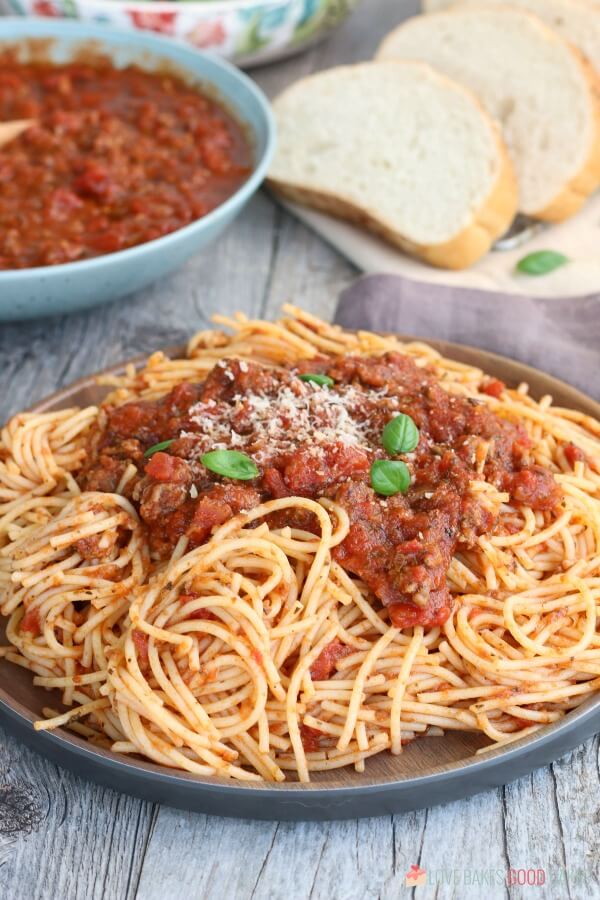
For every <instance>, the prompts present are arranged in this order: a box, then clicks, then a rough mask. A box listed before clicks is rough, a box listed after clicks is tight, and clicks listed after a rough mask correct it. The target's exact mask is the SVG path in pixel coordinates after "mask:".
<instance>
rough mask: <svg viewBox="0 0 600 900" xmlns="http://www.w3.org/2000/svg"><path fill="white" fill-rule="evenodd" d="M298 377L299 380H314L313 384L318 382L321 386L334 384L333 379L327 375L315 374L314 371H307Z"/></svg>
mask: <svg viewBox="0 0 600 900" xmlns="http://www.w3.org/2000/svg"><path fill="white" fill-rule="evenodd" d="M298 377H299V378H300V381H314V383H315V384H320V385H321V387H331V386H332V385H333V384H335V381H334V380H333V378H330V377H329V375H317V374H316V373H314V372H307V374H306V375H299V376H298Z"/></svg>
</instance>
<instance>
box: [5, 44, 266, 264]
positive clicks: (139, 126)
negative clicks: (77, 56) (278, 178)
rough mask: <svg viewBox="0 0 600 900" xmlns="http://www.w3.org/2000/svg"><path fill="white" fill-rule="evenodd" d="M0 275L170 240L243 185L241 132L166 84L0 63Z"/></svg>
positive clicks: (154, 77) (188, 92) (174, 82)
mask: <svg viewBox="0 0 600 900" xmlns="http://www.w3.org/2000/svg"><path fill="white" fill-rule="evenodd" d="M29 118H32V119H35V120H36V122H35V124H34V125H33V126H32V127H30V128H29V129H27V131H25V132H23V133H22V134H21V135H20V136H19V137H18V138H16V139H14V140H12V141H10V142H9V143H8V144H7V145H6V146H5V147H3V148H2V149H0V269H20V268H25V267H32V266H45V265H55V264H58V263H65V262H73V261H76V260H83V259H89V258H91V257H95V256H100V255H102V254H105V253H111V252H113V251H115V250H123V249H125V248H127V247H133V246H135V245H137V244H142V243H145V242H146V241H150V240H153V239H154V238H158V237H161V236H162V235H165V234H168V233H169V232H172V231H175V230H176V229H178V228H181V227H182V226H184V225H187V224H189V223H190V222H193V221H194V220H195V219H198V218H200V217H202V216H204V215H206V213H208V212H210V211H211V210H212V209H214V208H215V207H216V206H218V205H219V204H220V203H222V202H223V201H224V200H226V199H227V198H228V197H230V196H231V194H233V193H234V191H235V190H236V189H237V188H238V187H239V186H240V184H241V183H242V182H243V181H245V180H246V178H247V177H248V174H249V172H250V168H251V165H252V158H251V156H252V155H251V151H250V147H249V145H248V141H247V140H246V137H245V135H244V133H243V130H242V128H241V126H240V125H239V124H238V123H237V122H236V121H235V120H234V119H233V118H232V117H231V116H230V115H229V114H228V113H227V112H226V111H225V110H224V109H222V108H221V107H220V106H219V105H218V104H217V103H215V102H214V101H213V100H211V99H209V98H208V97H205V96H204V95H203V94H201V93H200V92H199V91H197V90H195V89H194V88H192V87H189V86H187V85H186V84H185V83H184V82H183V81H182V80H181V79H179V78H177V77H175V76H174V75H171V74H166V73H165V74H159V73H156V74H153V73H149V72H144V71H143V70H141V69H139V68H137V67H135V66H129V67H127V68H124V69H115V68H114V67H113V66H112V65H111V64H110V63H109V62H108V61H102V60H98V64H97V65H88V64H84V63H79V62H73V63H69V64H65V65H51V64H49V63H37V62H36V63H27V64H26V63H21V62H19V61H18V60H17V59H16V58H15V57H14V54H11V53H4V54H0V121H10V120H12V119H29Z"/></svg>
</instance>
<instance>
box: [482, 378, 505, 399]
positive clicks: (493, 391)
mask: <svg viewBox="0 0 600 900" xmlns="http://www.w3.org/2000/svg"><path fill="white" fill-rule="evenodd" d="M505 390H506V385H505V384H504V382H503V381H500V380H499V379H498V378H494V380H493V381H488V382H487V383H486V384H484V385H483V387H482V388H481V392H482V393H483V394H487V395H488V397H496V398H497V399H498V398H499V397H501V396H502V392H503V391H505Z"/></svg>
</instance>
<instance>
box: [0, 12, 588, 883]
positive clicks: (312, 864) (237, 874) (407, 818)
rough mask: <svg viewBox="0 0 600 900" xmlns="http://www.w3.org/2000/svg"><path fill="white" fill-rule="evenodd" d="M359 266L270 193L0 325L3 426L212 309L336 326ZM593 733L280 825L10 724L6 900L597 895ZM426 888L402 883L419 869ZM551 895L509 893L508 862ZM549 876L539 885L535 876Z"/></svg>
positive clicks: (3, 795) (3, 772)
mask: <svg viewBox="0 0 600 900" xmlns="http://www.w3.org/2000/svg"><path fill="white" fill-rule="evenodd" d="M416 6H417V4H416V2H402V0H363V3H362V6H360V7H359V9H358V10H357V12H356V14H355V15H354V16H353V17H352V18H351V19H350V21H349V22H348V23H346V24H345V25H344V26H343V27H342V28H341V29H340V30H339V32H337V33H336V34H335V35H334V36H333V37H332V38H331V40H329V41H328V42H327V43H324V44H322V45H320V46H318V47H316V48H315V49H313V50H312V51H310V52H309V53H307V54H304V55H303V56H300V57H298V58H296V59H293V60H290V61H289V62H287V63H284V64H280V65H276V66H272V67H269V68H268V69H264V70H262V71H257V72H255V73H253V74H254V75H255V77H256V78H257V80H258V81H259V83H260V84H261V85H262V86H263V87H264V89H265V90H266V91H267V93H268V94H269V95H271V96H272V95H274V94H275V93H276V92H277V91H278V90H280V89H281V88H282V87H285V86H286V85H287V84H289V83H291V82H293V81H294V80H296V79H297V78H299V77H302V76H303V75H305V74H307V73H309V72H311V71H314V70H316V69H319V68H324V67H327V66H330V65H334V64H336V63H339V62H341V61H344V62H351V61H352V60H357V59H365V58H368V57H369V55H370V54H371V53H372V52H373V50H374V49H375V47H376V46H377V43H378V41H379V39H380V37H381V36H382V35H383V34H384V33H385V32H386V30H388V29H389V28H390V27H392V26H393V25H394V24H396V23H397V22H398V21H399V20H400V19H401V18H402V17H403V16H404V15H407V14H408V13H410V12H414V11H415V9H416ZM355 275H356V272H355V270H354V269H353V267H352V266H351V265H350V264H349V263H347V262H346V261H345V260H343V259H342V258H341V257H339V256H338V255H337V254H336V253H334V251H332V250H331V249H330V248H329V247H327V246H326V245H325V244H324V243H323V242H321V241H320V240H319V239H318V238H316V237H315V236H314V235H312V234H311V233H310V232H308V231H307V230H306V229H305V228H304V227H303V226H302V225H300V224H299V223H298V222H296V221H295V220H294V219H292V218H291V217H290V216H289V215H288V214H287V213H285V212H283V211H282V210H281V209H280V208H279V207H277V206H276V205H274V204H273V202H272V201H271V199H270V198H269V197H268V196H266V195H265V194H260V195H258V196H257V197H256V198H255V199H254V200H253V201H252V202H251V203H250V204H249V206H248V207H247V209H246V211H245V212H244V214H243V215H242V216H241V217H240V219H239V220H238V221H237V222H236V223H235V224H234V225H233V227H232V228H231V229H230V230H229V231H228V232H227V233H226V234H225V235H224V237H223V238H222V240H221V241H220V242H219V243H218V244H217V245H215V246H213V247H211V248H210V250H209V251H207V252H206V253H204V254H200V255H199V256H197V257H196V258H195V259H193V260H192V261H191V262H190V263H189V264H188V265H187V266H185V267H184V268H183V269H182V270H181V271H180V272H178V273H177V274H175V275H174V276H172V277H171V278H169V279H167V280H164V281H162V282H160V283H159V284H156V285H154V286H153V287H151V288H150V289H148V290H145V291H144V292H142V293H141V294H139V295H137V296H134V297H132V298H130V299H128V300H127V301H126V302H121V301H119V302H118V303H116V304H112V305H109V306H106V307H104V308H101V309H98V310H92V311H90V312H86V313H82V314H79V315H73V316H70V317H68V318H58V319H55V320H46V321H42V322H32V323H27V324H14V325H8V326H7V325H1V326H0V363H1V365H0V421H3V420H4V419H6V417H7V416H8V415H10V414H11V413H13V412H15V411H16V410H18V409H22V408H24V407H26V406H27V405H29V404H30V403H32V402H34V401H35V400H37V399H39V398H41V397H42V396H44V395H45V394H48V393H50V392H51V391H53V390H55V389H56V388H57V387H60V386H61V385H64V384H67V383H68V382H70V381H72V380H73V379H75V378H77V377H79V376H81V375H83V374H85V373H88V372H91V371H94V370H97V369H99V368H101V367H103V366H106V365H109V364H111V363H114V362H117V361H119V360H121V359H123V358H126V357H128V356H131V355H134V354H136V353H140V352H146V351H150V350H152V349H155V348H156V347H158V346H165V345H168V344H171V343H174V342H175V343H176V342H180V341H183V340H184V339H185V338H186V337H187V336H188V335H189V334H190V333H192V332H193V331H194V330H196V329H198V328H202V327H206V325H207V324H208V322H209V319H210V315H211V314H212V313H214V312H217V311H218V312H232V311H233V310H235V309H241V310H243V311H244V312H246V313H248V314H249V315H256V316H259V315H262V316H266V317H269V318H272V317H274V316H275V315H276V314H277V310H278V308H279V307H280V305H281V303H283V302H285V301H286V300H292V301H294V302H298V303H300V304H302V305H303V306H304V307H305V308H307V309H308V310H310V311H312V312H316V313H318V314H320V315H322V316H324V317H331V315H332V314H333V310H334V307H335V300H336V296H337V294H338V292H339V291H340V290H341V289H342V288H343V287H345V286H346V285H347V284H348V283H350V281H351V280H352V279H353V278H354V277H355ZM598 754H599V746H598V739H595V740H593V741H590V742H588V744H587V745H585V746H583V747H581V748H579V749H578V750H576V751H575V752H574V753H572V754H570V755H569V756H567V757H565V758H564V759H562V760H560V761H558V762H557V763H555V764H554V765H553V766H550V767H547V768H544V769H541V770H538V771H537V772H536V773H534V774H533V775H532V776H530V777H528V778H525V779H522V780H521V781H518V782H516V783H513V784H511V785H509V786H507V787H506V788H504V789H502V790H493V791H489V792H487V793H484V794H481V795H479V796H476V797H474V798H471V799H470V800H466V801H464V802H461V803H455V804H452V805H449V806H446V807H438V808H433V809H429V810H422V811H418V812H414V813H410V814H406V815H401V816H392V817H390V816H386V817H383V818H379V819H371V820H362V821H349V822H333V823H321V824H311V823H300V824H289V823H276V822H273V823H270V822H248V821H234V820H227V819H219V818H215V817H208V816H202V815H196V814H192V813H186V812H181V811H177V810H173V809H170V808H168V807H159V806H153V805H152V804H150V803H143V802H141V801H138V800H135V799H132V798H130V797H127V796H124V795H118V794H116V793H114V792H111V791H108V790H104V789H102V788H98V787H96V786H94V785H92V784H90V783H87V782H85V781H83V780H81V779H79V778H76V777H74V776H72V775H71V774H69V773H68V772H67V771H66V770H62V769H60V768H58V767H56V766H54V765H52V764H50V763H48V762H46V761H44V760H43V759H42V758H41V757H39V756H37V755H36V754H34V753H31V752H30V751H28V750H26V749H24V748H23V747H22V746H21V745H19V744H18V743H17V742H16V741H15V740H13V739H12V738H11V737H9V736H8V734H6V733H5V732H4V731H2V730H0V898H1V900H38V898H39V900H134V898H135V900H167V898H168V900H170V898H173V900H204V898H206V900H251V898H253V900H305V898H306V900H309V898H312V900H320V898H325V900H371V898H372V900H377V898H382V900H397V898H401V897H405V896H406V897H409V896H411V895H414V896H415V897H417V898H419V900H420V898H423V900H425V898H428V900H429V898H437V900H446V898H448V900H450V898H456V900H464V898H474V900H483V898H492V900H495V898H505V897H508V898H510V900H521V898H530V897H531V898H534V897H535V898H544V900H560V898H563V897H565V898H572V900H579V898H585V900H588V898H594V897H600V880H599V876H600V852H599V850H600V838H599V829H598V798H599V797H600V779H599V766H598ZM416 863H418V864H420V865H421V866H422V867H423V868H425V869H426V870H427V872H428V883H427V885H426V886H424V887H419V888H417V889H415V890H412V889H409V888H407V887H406V886H405V880H404V879H405V873H406V871H407V869H408V868H409V867H410V866H411V865H412V864H416ZM511 868H514V869H533V870H536V869H541V870H544V872H545V878H546V881H545V884H541V885H537V886H518V885H514V886H511V885H509V884H508V883H507V873H508V871H509V870H510V869H511ZM538 877H539V876H538Z"/></svg>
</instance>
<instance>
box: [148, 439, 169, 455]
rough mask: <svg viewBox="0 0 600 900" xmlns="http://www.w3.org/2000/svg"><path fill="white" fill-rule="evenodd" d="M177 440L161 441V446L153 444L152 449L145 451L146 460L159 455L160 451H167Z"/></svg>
mask: <svg viewBox="0 0 600 900" xmlns="http://www.w3.org/2000/svg"><path fill="white" fill-rule="evenodd" d="M174 440H175V438H171V440H170V441H161V442H160V444H153V445H152V447H148V449H147V450H145V451H144V456H145V457H146V459H150V457H151V456H154V454H155V453H158V451H159V450H166V449H167V447H170V446H171V444H172V443H173V441H174Z"/></svg>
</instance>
